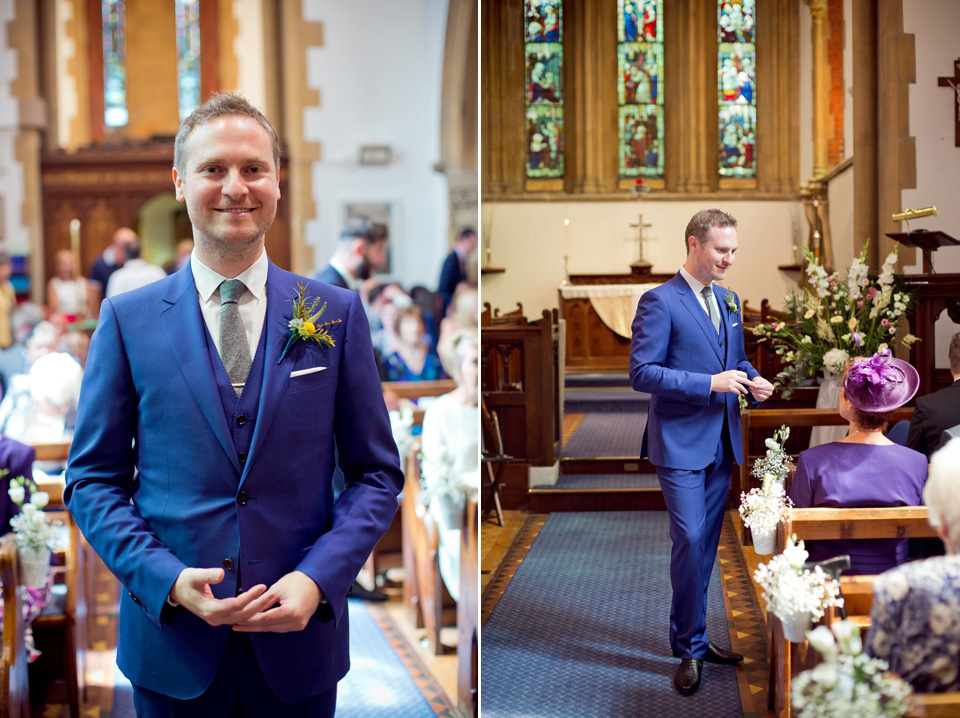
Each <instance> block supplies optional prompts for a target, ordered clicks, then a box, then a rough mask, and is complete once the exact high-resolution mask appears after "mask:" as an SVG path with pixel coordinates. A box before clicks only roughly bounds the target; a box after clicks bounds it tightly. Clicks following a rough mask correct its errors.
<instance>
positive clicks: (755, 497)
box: [740, 474, 793, 532]
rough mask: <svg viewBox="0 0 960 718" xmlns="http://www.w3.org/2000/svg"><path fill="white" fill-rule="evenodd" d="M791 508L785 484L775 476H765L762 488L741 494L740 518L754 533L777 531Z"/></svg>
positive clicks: (791, 503)
mask: <svg viewBox="0 0 960 718" xmlns="http://www.w3.org/2000/svg"><path fill="white" fill-rule="evenodd" d="M791 506H793V502H792V501H790V499H789V498H788V497H787V495H786V492H785V491H784V490H783V484H782V483H780V482H779V481H777V480H776V478H775V477H774V475H773V474H766V475H764V477H763V485H762V486H761V487H760V488H754V489H750V491H748V492H745V493H741V494H740V518H741V519H743V525H744V526H746V527H747V528H749V529H751V530H753V531H764V532H765V531H769V530H771V529H775V528H776V527H777V524H779V523H780V520H781V519H782V518H783V517H784V516H785V515H786V513H787V510H788V509H789V508H790V507H791Z"/></svg>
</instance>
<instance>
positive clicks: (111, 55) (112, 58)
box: [100, 0, 128, 127]
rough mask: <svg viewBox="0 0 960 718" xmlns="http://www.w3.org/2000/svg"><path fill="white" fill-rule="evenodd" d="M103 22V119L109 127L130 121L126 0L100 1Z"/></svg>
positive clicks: (119, 125)
mask: <svg viewBox="0 0 960 718" xmlns="http://www.w3.org/2000/svg"><path fill="white" fill-rule="evenodd" d="M100 13H101V16H102V26H103V121H104V124H105V125H106V126H107V127H123V126H125V125H126V124H127V119H128V114H127V43H126V28H127V14H126V8H125V7H124V2H123V0H103V1H102V2H101V3H100Z"/></svg>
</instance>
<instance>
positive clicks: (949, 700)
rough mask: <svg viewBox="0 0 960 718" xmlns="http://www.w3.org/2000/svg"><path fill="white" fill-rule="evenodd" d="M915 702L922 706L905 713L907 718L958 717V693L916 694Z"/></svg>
mask: <svg viewBox="0 0 960 718" xmlns="http://www.w3.org/2000/svg"><path fill="white" fill-rule="evenodd" d="M915 698H916V700H917V701H918V702H919V703H920V705H922V706H923V708H922V712H921V710H918V709H914V710H911V711H910V712H909V713H907V718H957V716H960V692H956V693H918V694H915Z"/></svg>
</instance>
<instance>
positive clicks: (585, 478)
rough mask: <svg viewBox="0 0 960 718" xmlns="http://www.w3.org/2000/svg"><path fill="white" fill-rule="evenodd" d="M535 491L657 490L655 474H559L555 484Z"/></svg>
mask: <svg viewBox="0 0 960 718" xmlns="http://www.w3.org/2000/svg"><path fill="white" fill-rule="evenodd" d="M533 488H535V489H659V488H660V480H659V479H658V478H657V475H656V474H561V475H560V477H559V478H558V479H557V483H555V484H546V485H541V486H534V487H533Z"/></svg>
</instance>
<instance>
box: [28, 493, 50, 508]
mask: <svg viewBox="0 0 960 718" xmlns="http://www.w3.org/2000/svg"><path fill="white" fill-rule="evenodd" d="M30 503H31V504H33V505H34V506H36V507H37V508H38V509H42V508H44V507H45V506H46V505H47V504H49V503H50V494H48V493H47V492H46V491H37V492H35V493H34V494H33V495H32V496H31V497H30Z"/></svg>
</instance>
